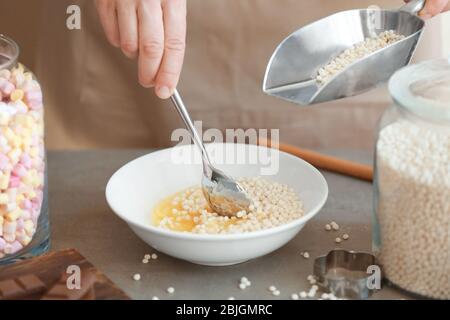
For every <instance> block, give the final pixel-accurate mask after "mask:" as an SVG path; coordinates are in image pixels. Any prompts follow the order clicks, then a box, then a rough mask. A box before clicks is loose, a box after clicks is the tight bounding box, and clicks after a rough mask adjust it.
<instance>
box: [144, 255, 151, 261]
mask: <svg viewBox="0 0 450 320" xmlns="http://www.w3.org/2000/svg"><path fill="white" fill-rule="evenodd" d="M151 258H152V256H151V255H150V254H148V253H147V254H146V255H144V259H145V260H150V259H151Z"/></svg>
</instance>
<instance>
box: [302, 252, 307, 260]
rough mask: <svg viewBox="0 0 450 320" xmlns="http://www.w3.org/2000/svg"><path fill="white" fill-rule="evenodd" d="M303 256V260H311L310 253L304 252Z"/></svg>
mask: <svg viewBox="0 0 450 320" xmlns="http://www.w3.org/2000/svg"><path fill="white" fill-rule="evenodd" d="M302 256H303V258H305V259H309V252H307V251H306V252H303V253H302Z"/></svg>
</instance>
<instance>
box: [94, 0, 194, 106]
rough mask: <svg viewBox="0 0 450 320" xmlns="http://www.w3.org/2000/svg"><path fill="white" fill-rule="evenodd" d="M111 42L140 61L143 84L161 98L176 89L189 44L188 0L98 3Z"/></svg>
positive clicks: (106, 0)
mask: <svg viewBox="0 0 450 320" xmlns="http://www.w3.org/2000/svg"><path fill="white" fill-rule="evenodd" d="M95 3H96V7H97V11H98V13H99V16H100V20H101V23H102V26H103V29H104V31H105V34H106V37H107V38H108V41H109V42H110V43H111V44H112V45H113V46H115V47H117V48H121V49H122V51H123V53H124V54H125V55H126V56H127V57H129V58H131V59H134V58H138V69H139V83H140V84H141V85H142V86H144V87H146V88H150V87H155V93H156V95H157V96H158V97H160V98H161V99H168V98H170V96H171V95H172V94H173V91H174V89H175V88H176V86H177V84H178V81H179V78H180V73H181V69H182V66H183V60H184V53H185V43H186V0H95Z"/></svg>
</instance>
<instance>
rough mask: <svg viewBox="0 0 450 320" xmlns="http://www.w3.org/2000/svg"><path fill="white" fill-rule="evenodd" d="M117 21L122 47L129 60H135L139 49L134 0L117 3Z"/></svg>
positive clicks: (123, 0)
mask: <svg viewBox="0 0 450 320" xmlns="http://www.w3.org/2000/svg"><path fill="white" fill-rule="evenodd" d="M117 19H118V25H119V35H120V47H121V49H122V51H123V53H124V54H125V55H126V56H127V57H128V58H135V57H136V56H137V53H138V49H139V48H138V22H137V7H136V2H135V1H134V0H132V1H130V0H121V1H117Z"/></svg>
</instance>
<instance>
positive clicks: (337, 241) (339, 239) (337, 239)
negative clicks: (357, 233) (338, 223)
mask: <svg viewBox="0 0 450 320" xmlns="http://www.w3.org/2000/svg"><path fill="white" fill-rule="evenodd" d="M334 241H335V242H336V243H341V242H342V239H341V238H339V237H337V238H336V240H334Z"/></svg>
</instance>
